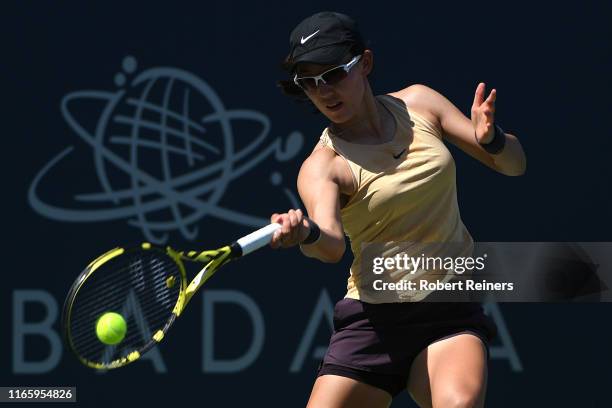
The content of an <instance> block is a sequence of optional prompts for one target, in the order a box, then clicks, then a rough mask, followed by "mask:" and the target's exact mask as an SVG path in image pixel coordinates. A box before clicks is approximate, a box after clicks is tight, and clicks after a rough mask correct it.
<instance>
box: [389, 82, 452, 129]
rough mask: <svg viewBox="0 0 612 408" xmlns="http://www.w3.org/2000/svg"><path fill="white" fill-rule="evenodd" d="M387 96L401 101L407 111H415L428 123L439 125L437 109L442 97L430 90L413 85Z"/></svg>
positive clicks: (419, 85)
mask: <svg viewBox="0 0 612 408" xmlns="http://www.w3.org/2000/svg"><path fill="white" fill-rule="evenodd" d="M389 95H391V96H394V97H396V98H398V99H401V100H402V101H403V102H404V103H405V104H406V106H407V107H408V109H410V110H412V111H415V112H416V113H418V114H419V115H421V116H423V117H424V118H425V119H427V120H429V121H430V122H432V123H436V124H439V123H440V120H439V118H440V116H439V114H438V111H437V109H438V107H439V105H440V101H441V100H442V99H444V97H443V96H442V95H441V94H440V93H438V92H436V91H435V90H433V89H432V88H430V87H428V86H426V85H422V84H414V85H410V86H408V87H406V88H404V89H401V90H399V91H396V92H391V93H389Z"/></svg>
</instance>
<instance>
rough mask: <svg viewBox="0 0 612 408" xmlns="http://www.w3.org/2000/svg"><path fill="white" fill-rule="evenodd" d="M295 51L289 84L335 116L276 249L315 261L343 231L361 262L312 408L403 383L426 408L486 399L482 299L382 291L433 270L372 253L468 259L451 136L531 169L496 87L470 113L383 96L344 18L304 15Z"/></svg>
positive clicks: (422, 96) (418, 94)
mask: <svg viewBox="0 0 612 408" xmlns="http://www.w3.org/2000/svg"><path fill="white" fill-rule="evenodd" d="M290 46H291V48H290V53H289V55H288V57H287V59H286V61H285V64H284V66H285V68H286V69H287V71H288V73H289V74H290V77H289V80H286V81H281V82H280V85H281V87H282V88H283V91H284V92H285V93H286V94H289V95H293V96H295V97H298V98H303V99H304V100H306V101H310V102H311V103H312V104H313V105H314V106H315V107H316V108H317V109H318V110H319V111H320V112H321V113H323V114H324V115H325V116H326V117H327V119H329V121H330V123H329V126H328V127H326V128H325V129H324V130H323V133H322V135H321V137H320V140H319V142H318V144H317V145H316V147H315V148H314V150H313V151H312V153H311V154H310V156H309V157H308V158H307V159H306V160H305V161H304V163H303V164H302V167H301V169H300V172H299V176H298V182H297V183H298V191H299V194H300V196H301V198H302V201H303V202H304V205H305V207H306V210H307V212H308V217H306V216H305V215H304V214H303V213H302V211H301V210H299V209H294V210H289V211H288V212H286V213H284V214H273V215H272V217H271V221H272V222H278V223H280V224H282V228H281V229H280V230H279V232H278V233H277V234H276V235H275V236H274V237H273V239H272V243H271V246H272V247H273V248H278V247H285V248H287V247H292V246H295V245H300V248H301V250H302V252H303V253H304V254H305V255H306V256H309V257H314V258H318V259H320V260H321V261H323V262H331V263H333V262H338V261H339V260H340V259H341V258H342V256H343V254H344V252H345V235H347V236H348V237H349V239H350V244H351V250H352V253H353V257H354V260H353V264H352V266H351V269H350V276H349V279H348V292H347V294H346V296H345V298H344V299H342V300H340V301H339V302H338V303H337V304H336V306H335V309H334V331H333V334H332V336H331V339H330V344H329V348H328V351H327V353H326V355H325V357H324V359H323V361H322V362H321V364H320V366H319V371H318V376H317V379H316V382H315V384H314V387H313V390H312V393H311V395H310V399H309V402H308V407H311V408H313V407H325V408H333V407H387V406H389V404H390V403H391V401H392V398H394V397H395V396H397V395H398V394H399V393H400V392H402V391H403V390H405V389H407V390H408V392H409V393H410V395H411V396H412V397H413V399H414V400H415V401H416V402H417V403H418V404H419V406H422V407H432V406H433V407H445V408H448V407H481V406H483V405H484V399H485V389H486V382H487V361H488V345H487V344H488V342H489V341H490V340H491V338H492V337H493V336H494V335H495V331H496V328H495V326H494V324H493V322H492V321H491V320H490V319H489V318H488V317H487V316H485V315H484V314H483V311H482V307H481V305H480V304H477V303H461V302H453V303H443V302H432V301H428V300H429V299H431V296H434V295H435V293H434V292H431V291H421V292H419V291H410V290H384V289H381V287H380V282H379V284H378V286H377V284H376V283H375V281H376V280H382V281H385V280H387V281H389V282H398V281H400V280H410V279H413V278H414V277H415V276H419V277H420V278H423V277H426V278H428V276H427V273H428V271H420V272H423V273H424V275H423V274H421V275H419V274H410V272H409V271H407V270H402V269H401V268H399V267H395V269H393V270H385V271H384V272H383V273H382V274H378V273H373V272H372V265H371V264H367V265H366V264H365V263H366V254H365V251H366V248H370V249H371V250H370V253H368V254H367V259H368V260H371V259H373V258H375V257H379V258H385V257H386V258H387V259H388V258H391V257H393V256H394V255H396V254H398V253H400V252H403V253H404V254H406V253H408V254H409V255H413V256H419V255H421V254H422V253H423V254H426V255H428V256H434V255H444V256H449V255H450V256H469V255H470V254H471V251H472V249H473V241H472V237H471V236H470V234H469V232H468V231H467V229H466V227H465V225H464V224H463V222H462V221H461V218H460V214H459V209H458V205H457V194H456V181H455V165H454V161H453V158H452V157H451V155H450V153H449V151H448V150H447V148H446V147H445V145H444V143H443V142H444V141H448V142H450V143H453V144H454V145H456V146H458V147H459V148H460V149H461V150H463V151H464V152H466V153H467V154H469V155H470V156H472V157H474V158H475V159H477V160H479V161H481V162H482V163H484V164H485V165H487V166H489V167H490V168H492V169H493V170H496V171H498V172H500V173H502V174H506V175H521V174H523V172H524V171H525V155H524V153H523V150H522V148H521V145H520V143H519V141H518V140H517V138H516V137H514V136H512V135H509V134H506V133H504V132H503V131H502V129H501V127H499V126H498V125H497V124H496V123H495V122H494V113H495V98H496V91H495V89H493V90H492V91H491V92H490V93H489V95H488V96H487V95H486V92H485V84H483V83H480V84H478V86H477V87H476V91H475V95H474V103H473V105H472V111H471V120H470V119H468V118H467V117H466V116H464V115H463V114H462V113H461V111H459V109H457V108H456V107H455V106H454V105H453V104H452V103H451V102H449V101H448V100H447V99H446V98H445V97H444V96H442V95H441V94H439V93H438V92H436V91H434V90H433V89H430V88H428V87H427V86H424V85H412V86H409V87H407V88H405V89H401V90H399V91H396V92H392V93H388V94H385V95H378V96H375V95H374V94H373V92H372V89H371V87H370V84H369V81H368V74H369V73H370V72H371V71H372V67H373V63H374V60H373V55H372V52H371V50H369V49H367V48H366V47H365V44H364V42H363V40H362V37H361V35H360V33H359V31H358V28H357V26H356V24H355V22H354V21H353V20H352V19H351V18H350V17H348V16H346V15H343V14H339V13H331V12H324V13H317V14H315V15H313V16H310V17H308V18H306V19H305V20H304V21H302V22H301V23H300V24H299V25H298V26H297V27H296V28H295V29H294V30H293V32H292V33H291V37H290ZM485 188H486V187H485ZM373 243H376V245H374V244H373ZM368 245H373V246H369V247H368ZM450 273H452V271H451V272H450ZM438 277H439V275H438Z"/></svg>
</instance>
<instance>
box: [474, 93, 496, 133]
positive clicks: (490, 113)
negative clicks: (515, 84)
mask: <svg viewBox="0 0 612 408" xmlns="http://www.w3.org/2000/svg"><path fill="white" fill-rule="evenodd" d="M485 89H486V88H485V84H484V82H481V83H479V84H478V86H477V87H476V94H475V95H474V103H473V104H472V124H473V125H474V131H475V132H476V140H478V143H480V144H487V143H489V142H491V140H493V137H494V136H495V125H494V123H495V98H496V97H497V91H496V90H495V89H493V90H492V91H491V93H490V94H489V96H488V97H487V98H486V99H485Z"/></svg>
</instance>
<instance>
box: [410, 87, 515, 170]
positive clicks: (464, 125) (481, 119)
mask: <svg viewBox="0 0 612 408" xmlns="http://www.w3.org/2000/svg"><path fill="white" fill-rule="evenodd" d="M398 94H400V95H401V94H403V95H402V99H404V100H405V101H406V103H410V105H413V106H414V105H416V106H417V109H423V110H426V111H428V112H431V113H432V114H433V115H435V116H436V117H437V119H438V121H439V124H440V126H441V128H442V132H443V134H444V137H445V138H446V139H447V140H448V141H449V142H451V143H452V144H454V145H455V146H457V147H459V148H460V149H461V150H463V151H464V152H466V153H467V154H469V155H470V156H472V157H474V158H475V159H478V160H479V161H481V162H482V163H484V164H486V165H487V166H489V167H491V168H492V169H494V170H496V171H498V172H500V173H502V174H505V175H507V176H520V175H522V174H523V173H525V168H526V162H527V160H526V158H525V152H524V151H523V148H522V146H521V143H520V142H519V141H518V139H517V137H516V136H514V135H511V134H509V133H505V134H504V135H500V136H498V137H504V138H505V145H504V147H503V149H502V150H501V151H499V152H497V153H495V154H493V153H489V152H488V151H487V150H486V149H485V148H484V147H483V145H486V144H488V143H490V142H491V141H493V138H494V137H495V121H494V120H495V99H496V97H497V91H496V90H495V89H493V90H492V91H491V93H490V94H489V96H488V97H487V98H486V99H485V84H484V83H482V82H481V83H480V84H478V86H477V87H476V93H475V95H474V103H473V104H472V110H471V116H472V118H471V119H472V120H471V121H470V119H468V118H467V117H466V116H465V115H464V114H463V113H462V112H461V111H460V110H459V109H457V107H456V106H455V105H453V104H452V103H451V102H450V101H449V100H448V99H446V98H445V97H444V96H443V95H441V94H440V93H438V92H436V91H434V90H433V89H431V88H428V87H426V86H424V85H413V86H410V87H408V88H406V89H404V90H403V91H400V92H398ZM398 96H399V95H398ZM410 105H409V106H410ZM495 143H496V144H497V141H496V142H495Z"/></svg>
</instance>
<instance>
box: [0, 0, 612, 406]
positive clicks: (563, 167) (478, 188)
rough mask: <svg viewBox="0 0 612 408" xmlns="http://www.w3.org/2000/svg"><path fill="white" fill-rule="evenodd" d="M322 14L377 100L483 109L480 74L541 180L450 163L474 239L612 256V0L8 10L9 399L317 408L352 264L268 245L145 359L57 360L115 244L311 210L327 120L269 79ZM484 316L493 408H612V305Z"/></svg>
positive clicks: (5, 341) (241, 228) (5, 372)
mask: <svg viewBox="0 0 612 408" xmlns="http://www.w3.org/2000/svg"><path fill="white" fill-rule="evenodd" d="M324 9H334V10H337V11H342V12H345V13H347V14H350V15H352V16H353V17H355V19H357V20H358V21H359V23H360V25H361V28H362V30H363V32H364V35H365V37H366V38H367V39H369V40H370V44H371V48H372V50H373V52H374V56H375V69H374V73H373V76H372V83H373V87H374V89H375V91H376V93H386V92H391V91H395V90H398V89H401V88H403V87H405V86H408V85H410V84H413V83H423V84H426V85H428V86H430V87H432V88H434V89H436V90H438V91H439V92H441V93H442V94H444V95H445V96H447V97H448V98H449V99H450V100H451V101H453V102H454V103H455V104H456V105H457V106H458V107H459V108H460V109H461V110H462V111H463V112H464V113H466V114H469V110H470V106H471V102H472V99H473V93H474V90H475V87H476V85H477V83H478V82H479V81H484V82H486V83H487V86H488V87H495V88H496V89H497V90H498V98H497V114H496V118H497V120H498V122H499V123H500V124H501V125H502V126H503V127H504V129H506V130H507V131H509V132H510V133H513V134H516V135H517V136H518V137H519V138H520V140H521V143H522V144H523V147H524V149H525V151H526V153H527V158H528V166H527V173H526V174H525V175H524V176H523V177H518V178H510V177H505V176H502V175H499V174H495V173H493V172H492V171H490V170H489V169H487V168H485V167H484V166H482V165H481V164H479V163H477V162H476V161H474V160H473V159H471V158H469V157H467V156H466V155H465V154H463V153H462V152H460V151H458V150H456V149H454V148H452V147H451V151H452V153H453V156H454V158H455V161H456V163H457V178H458V179H457V183H458V190H459V201H460V208H461V211H462V217H463V220H464V222H465V224H466V225H467V226H468V228H469V230H470V232H471V233H472V235H473V236H474V238H475V239H476V240H479V241H612V238H611V235H610V227H611V226H612V225H611V221H610V220H611V218H610V215H611V212H610V208H612V200H611V198H610V197H611V185H612V183H611V182H610V180H611V178H612V177H611V176H612V171H611V170H610V165H609V161H610V159H609V154H610V152H611V147H612V144H611V141H610V140H611V139H610V136H611V135H610V131H609V128H608V127H607V126H606V125H604V121H605V120H606V118H607V117H608V116H609V115H610V102H609V99H608V97H609V94H610V91H611V86H610V85H611V83H610V72H611V70H612V60H611V58H612V47H611V43H610V38H612V28H611V27H612V26H611V25H610V20H611V18H612V13H611V7H610V4H609V3H605V2H600V1H592V2H584V1H582V2H570V3H563V4H561V3H558V2H550V3H540V2H524V3H523V2H502V3H500V2H486V3H479V2H469V3H468V2H448V3H439V2H436V3H431V4H429V3H427V2H402V3H400V2H391V1H378V2H375V3H359V2H356V1H351V2H337V3H333V4H331V3H329V2H322V1H318V0H316V1H310V2H308V3H305V4H299V3H294V2H289V3H284V4H282V3H280V2H279V3H278V4H274V3H261V2H247V1H231V0H225V1H210V2H200V3H195V4H176V3H170V2H167V3H163V4H161V3H160V4H156V5H152V4H150V3H139V4H135V3H130V4H127V3H125V2H105V3H104V4H98V5H95V6H94V5H88V4H82V3H80V2H78V3H77V2H75V3H72V4H71V3H61V4H60V3H49V2H45V3H42V2H41V3H34V2H19V3H17V2H15V3H13V4H11V5H9V6H5V10H4V12H3V13H2V14H3V21H4V22H3V24H1V25H0V33H1V35H2V44H3V47H2V48H3V51H4V58H3V62H2V64H1V65H0V70H1V72H2V80H3V81H2V82H3V86H2V104H3V109H2V111H3V116H2V119H3V120H2V133H3V136H4V143H5V145H4V146H5V147H4V149H3V152H4V154H3V160H2V161H1V163H2V175H3V180H4V185H5V186H6V187H5V190H4V191H5V192H6V194H7V195H6V196H5V200H4V205H5V206H6V207H4V208H5V217H4V220H5V221H4V223H3V224H4V231H5V232H4V234H3V236H4V238H3V243H4V245H3V246H4V248H5V249H4V252H5V254H4V255H5V257H4V262H3V268H2V269H3V280H4V284H3V285H2V287H1V288H0V294H1V296H0V310H2V313H1V315H0V316H1V319H2V327H3V328H4V330H2V331H1V332H0V342H1V347H0V385H5V386H13V385H15V386H17V385H22V386H25V385H66V386H68V385H74V386H76V387H77V388H78V400H79V403H80V404H82V405H83V406H108V404H112V405H111V406H123V405H128V404H129V403H133V404H144V403H157V404H161V403H162V402H167V403H172V404H176V403H193V404H198V405H208V406H231V407H234V406H246V405H251V404H253V403H256V404H265V405H268V406H296V407H297V406H303V405H305V402H306V401H307V398H308V395H309V391H310V387H311V385H312V383H313V381H314V377H315V370H316V367H317V364H318V362H319V359H320V357H321V355H322V353H323V352H324V350H325V346H326V344H327V340H328V338H329V335H330V323H331V320H330V319H331V308H332V306H333V303H334V302H335V301H337V300H338V299H340V298H341V297H342V296H343V294H344V287H345V282H346V277H347V275H348V266H349V264H350V257H349V255H347V256H346V257H345V259H344V261H343V262H342V263H341V264H338V265H326V264H322V263H319V262H316V261H314V260H311V259H306V258H304V257H303V256H301V255H300V253H299V251H297V250H282V251H278V252H274V251H272V250H264V251H261V252H259V253H257V254H254V255H253V256H252V258H250V259H249V260H248V261H241V262H237V263H235V264H232V265H229V266H228V267H227V268H225V269H224V270H223V272H222V273H221V274H219V275H218V276H215V278H214V279H213V280H211V282H210V284H209V285H208V286H207V287H206V288H205V290H204V291H203V292H202V293H201V295H198V296H197V297H196V298H195V299H194V301H193V303H192V304H191V305H190V308H189V310H188V311H187V313H185V315H184V316H183V317H181V319H180V321H179V322H178V323H177V324H176V325H175V327H174V328H173V329H172V332H171V335H170V336H168V338H167V339H166V340H165V341H164V343H163V345H162V346H161V347H159V348H158V350H157V351H156V352H154V353H152V354H151V355H150V356H151V357H150V358H147V359H145V360H143V361H141V362H139V363H137V364H134V365H133V366H130V367H127V368H125V369H122V370H117V371H113V372H109V373H105V374H97V373H94V372H92V371H90V370H88V369H85V368H84V367H82V366H80V365H79V363H78V362H77V361H75V359H74V358H73V357H72V356H71V355H69V354H68V353H67V352H65V351H64V349H63V346H62V345H61V344H60V339H59V337H58V333H59V312H60V310H61V306H62V305H61V303H62V301H63V299H64V296H65V294H66V292H67V290H68V288H69V286H70V284H71V282H72V280H73V278H74V277H75V276H76V275H77V274H78V273H79V272H80V270H81V269H82V268H83V267H84V266H85V265H86V264H87V263H88V261H89V260H90V259H91V258H92V256H95V255H97V254H98V253H100V252H102V251H104V250H106V249H108V248H111V247H113V246H115V245H118V244H123V243H130V242H140V241H142V240H149V241H153V242H157V243H171V244H172V245H173V246H175V247H178V248H184V247H187V248H191V247H194V248H201V247H203V248H206V247H215V246H217V245H219V244H222V243H225V242H226V241H230V240H233V239H234V238H236V237H238V236H240V235H243V234H245V233H247V232H249V231H250V230H252V229H253V228H255V227H256V226H258V225H262V224H263V223H265V222H266V220H267V219H268V218H269V216H270V214H271V213H273V212H278V211H285V210H287V209H289V208H292V207H294V206H296V205H299V201H297V193H296V187H295V180H296V176H297V171H298V169H299V166H300V164H301V162H302V160H303V159H304V158H305V157H306V156H307V155H308V153H309V152H310V150H311V149H312V147H313V146H314V144H315V143H316V140H317V138H318V136H319V135H320V132H321V130H322V128H323V127H324V126H325V121H324V120H323V119H324V118H323V117H322V116H321V115H316V114H313V113H311V112H310V111H309V110H308V109H306V108H305V107H303V106H300V105H298V104H295V103H293V102H291V101H289V100H287V99H286V98H285V97H283V96H282V95H281V94H280V92H279V90H278V89H276V87H275V81H276V80H277V79H281V78H283V72H281V70H280V69H279V64H280V62H281V61H282V59H283V58H284V56H285V55H286V53H287V49H288V36H289V32H290V31H291V29H292V28H293V27H294V26H295V25H296V24H297V23H298V22H299V21H300V20H301V19H302V18H304V17H305V16H307V15H309V14H312V13H314V12H316V11H320V10H324ZM162 133H163V134H165V135H166V136H165V137H166V138H167V139H168V140H173V141H174V142H172V143H170V142H168V143H167V144H165V145H164V144H163V143H162V142H161V141H160V134H162ZM134 143H136V144H137V146H138V149H130V147H131V146H133V144H134ZM163 149H165V151H166V152H167V153H168V154H167V155H166V156H165V157H167V158H168V159H167V160H166V159H163V158H162V157H164V156H163V155H160V151H161V150H163ZM133 151H136V152H137V153H131V152H133ZM152 180H161V181H163V183H161V184H159V183H158V184H159V185H158V184H155V183H153V182H152ZM162 184H163V186H164V187H163V189H162V190H160V188H161V187H160V185H162ZM160 191H161V192H160ZM487 310H488V311H489V313H491V314H492V315H493V317H494V318H495V320H496V321H497V323H498V325H499V326H500V328H501V333H500V334H501V335H500V337H499V338H498V341H497V342H496V343H495V344H494V345H493V349H492V351H493V354H492V357H493V358H492V360H491V363H490V383H489V394H488V402H489V404H488V405H489V406H495V407H514V406H602V407H603V406H609V405H610V401H609V397H608V390H607V388H606V387H605V386H606V385H607V386H608V387H609V383H610V380H611V379H612V369H611V368H610V367H611V364H610V363H611V362H612V349H611V348H610V344H611V343H612V331H611V330H610V327H611V325H610V319H609V316H610V312H611V311H612V308H611V306H610V305H609V304H580V305H578V304H500V305H497V304H490V305H488V306H487ZM408 401H409V398H408V396H407V395H403V396H401V397H400V398H399V399H398V400H396V402H395V403H394V405H393V406H407V405H409V404H411V403H409V402H408Z"/></svg>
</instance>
